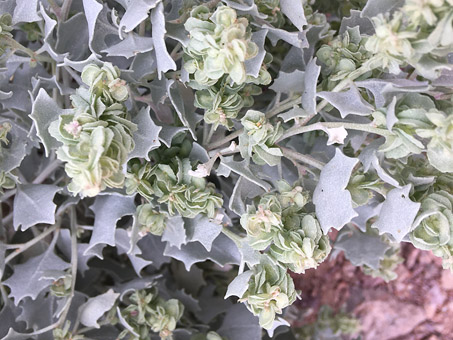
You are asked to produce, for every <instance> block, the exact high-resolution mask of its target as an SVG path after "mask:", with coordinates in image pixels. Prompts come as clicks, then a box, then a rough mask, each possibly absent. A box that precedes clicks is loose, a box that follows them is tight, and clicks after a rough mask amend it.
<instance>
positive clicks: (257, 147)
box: [239, 110, 283, 166]
mask: <svg viewBox="0 0 453 340" xmlns="http://www.w3.org/2000/svg"><path fill="white" fill-rule="evenodd" d="M241 123H242V125H243V126H244V133H243V134H242V135H240V136H239V150H240V152H241V155H242V157H244V158H249V157H252V159H253V161H254V162H255V163H256V164H259V165H264V164H269V165H270V166H274V165H278V164H280V162H281V157H282V156H283V153H282V151H281V150H280V148H279V147H278V146H276V145H275V143H276V142H277V140H278V139H279V138H280V137H281V136H282V134H283V128H282V127H281V126H280V122H278V123H277V125H275V126H274V125H272V124H271V123H270V122H269V121H268V119H267V118H266V115H265V114H264V113H262V112H259V111H255V110H248V111H247V113H246V114H245V116H244V117H243V118H242V119H241Z"/></svg>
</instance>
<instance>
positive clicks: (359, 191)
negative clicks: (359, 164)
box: [346, 171, 386, 207]
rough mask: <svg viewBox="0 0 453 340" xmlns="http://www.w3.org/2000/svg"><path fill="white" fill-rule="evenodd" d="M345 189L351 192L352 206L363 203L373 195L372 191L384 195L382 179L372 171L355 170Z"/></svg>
mask: <svg viewBox="0 0 453 340" xmlns="http://www.w3.org/2000/svg"><path fill="white" fill-rule="evenodd" d="M346 189H347V190H348V191H349V193H350V194H351V198H352V204H353V206H354V207H359V206H362V205H365V204H367V203H368V202H369V200H370V199H372V198H373V197H374V192H377V193H380V194H381V195H383V196H385V194H386V189H385V186H384V183H383V182H382V180H381V179H380V178H379V177H378V176H377V174H374V173H370V172H368V173H364V172H361V171H360V172H359V171H358V172H357V173H356V174H355V175H353V176H351V179H350V180H349V183H348V186H347V187H346Z"/></svg>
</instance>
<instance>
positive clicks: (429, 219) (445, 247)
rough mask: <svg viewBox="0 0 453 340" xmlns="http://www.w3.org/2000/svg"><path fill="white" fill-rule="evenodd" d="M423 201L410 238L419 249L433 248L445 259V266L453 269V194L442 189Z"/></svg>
mask: <svg viewBox="0 0 453 340" xmlns="http://www.w3.org/2000/svg"><path fill="white" fill-rule="evenodd" d="M421 203H422V205H421V209H420V212H419V215H418V217H417V219H416V221H415V223H414V224H415V225H416V227H415V229H414V230H413V231H412V232H411V233H410V235H409V236H410V240H411V242H412V244H413V245H414V246H415V247H417V248H419V249H423V250H431V251H432V252H433V253H434V255H436V256H439V257H441V258H442V259H443V266H444V268H448V269H450V270H453V195H452V194H451V193H449V192H447V191H444V190H441V191H438V192H434V193H432V194H430V195H428V196H427V197H426V198H425V199H424V200H423V201H422V202H421Z"/></svg>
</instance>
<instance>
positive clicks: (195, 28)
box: [184, 5, 272, 129]
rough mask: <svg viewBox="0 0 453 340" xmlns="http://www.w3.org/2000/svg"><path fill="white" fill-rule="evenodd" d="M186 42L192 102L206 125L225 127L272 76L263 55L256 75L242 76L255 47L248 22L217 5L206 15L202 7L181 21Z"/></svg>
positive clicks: (247, 105) (186, 61)
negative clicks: (187, 40)
mask: <svg viewBox="0 0 453 340" xmlns="http://www.w3.org/2000/svg"><path fill="white" fill-rule="evenodd" d="M185 27H186V30H187V31H189V34H190V40H189V44H188V45H187V47H186V48H185V49H184V51H185V56H184V58H185V63H184V68H185V69H186V70H187V71H188V72H189V74H191V75H193V76H192V77H191V80H190V81H189V85H190V86H191V87H192V88H194V89H196V90H199V91H197V92H196V93H195V106H196V107H199V108H202V109H204V110H205V114H204V119H205V121H206V123H208V124H213V127H214V129H217V127H218V126H219V125H222V126H225V127H227V128H228V129H231V128H232V127H233V124H234V122H233V119H234V118H236V117H237V116H238V114H239V112H240V110H241V109H242V108H244V107H250V106H252V105H253V103H254V99H253V96H256V95H259V94H261V88H260V87H258V86H257V85H267V84H269V83H270V82H271V81H272V79H271V76H270V74H269V72H268V71H267V69H266V64H268V63H270V61H271V60H272V58H271V57H270V55H267V56H266V58H265V60H264V63H263V65H262V66H261V69H260V71H259V74H258V77H256V78H255V77H253V76H250V75H246V72H245V64H244V62H245V61H246V60H247V59H250V58H253V57H254V56H255V55H256V54H257V52H258V47H257V46H256V44H255V43H253V42H252V41H251V40H250V37H251V33H250V30H249V28H248V21H247V19H245V18H238V17H237V13H236V11H235V10H234V9H232V8H230V7H227V6H219V7H218V8H217V9H216V11H215V12H214V13H213V14H212V15H211V12H210V10H209V9H208V8H207V7H205V6H203V5H201V6H198V7H196V8H194V9H193V10H192V11H191V17H190V18H189V19H188V20H187V21H186V23H185Z"/></svg>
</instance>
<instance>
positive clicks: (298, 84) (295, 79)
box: [269, 70, 305, 93]
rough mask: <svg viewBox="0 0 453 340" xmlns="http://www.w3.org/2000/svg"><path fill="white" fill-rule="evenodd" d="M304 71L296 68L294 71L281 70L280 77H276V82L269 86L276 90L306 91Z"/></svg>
mask: <svg viewBox="0 0 453 340" xmlns="http://www.w3.org/2000/svg"><path fill="white" fill-rule="evenodd" d="M304 76H305V72H304V71H299V70H295V71H294V72H290V73H286V72H282V71H280V72H279V73H278V77H277V78H275V79H274V83H273V84H272V85H271V86H270V87H269V88H270V89H271V90H274V91H275V92H282V93H289V92H299V93H302V92H303V91H304V88H305V87H304Z"/></svg>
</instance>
